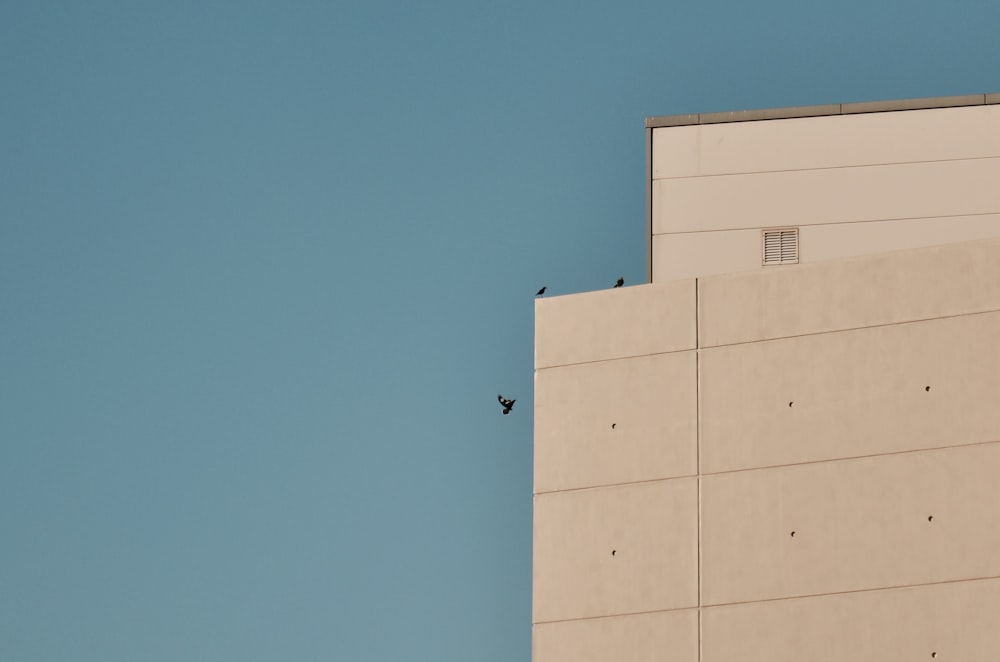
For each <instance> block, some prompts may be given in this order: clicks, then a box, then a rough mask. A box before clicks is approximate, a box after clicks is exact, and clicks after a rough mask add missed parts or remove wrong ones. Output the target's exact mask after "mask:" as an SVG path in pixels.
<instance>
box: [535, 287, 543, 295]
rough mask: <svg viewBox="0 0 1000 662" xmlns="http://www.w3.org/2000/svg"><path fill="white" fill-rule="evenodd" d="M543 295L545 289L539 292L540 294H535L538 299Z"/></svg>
mask: <svg viewBox="0 0 1000 662" xmlns="http://www.w3.org/2000/svg"><path fill="white" fill-rule="evenodd" d="M543 294H545V288H544V287H543V288H542V289H540V290H538V292H536V293H535V296H536V297H540V296H542V295H543Z"/></svg>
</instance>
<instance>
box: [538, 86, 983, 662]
mask: <svg viewBox="0 0 1000 662" xmlns="http://www.w3.org/2000/svg"><path fill="white" fill-rule="evenodd" d="M647 131H648V136H649V139H648V146H649V154H648V157H649V170H648V172H649V214H648V220H649V223H648V226H647V232H648V237H649V246H650V251H649V260H648V267H649V279H650V283H648V284H646V285H640V286H636V287H626V288H622V289H614V290H605V291H600V292H590V293H584V294H576V295H570V296H562V297H551V298H545V299H540V300H538V301H537V303H536V310H535V314H536V331H535V480H534V485H535V487H534V489H535V514H534V518H535V519H534V527H535V536H534V579H533V619H532V620H533V624H534V625H533V659H534V662H597V661H598V660H600V661H602V662H604V661H608V660H614V661H615V662H639V661H642V662H660V661H666V660H671V661H676V662H730V661H733V660H740V661H741V662H763V661H765V660H767V661H779V662H781V661H785V660H787V661H794V662H801V661H802V660H809V661H811V662H827V661H829V662H834V661H837V662H842V661H843V660H848V659H849V660H851V661H852V662H861V661H872V662H875V661H878V662H886V661H894V660H900V661H902V660H907V661H912V660H923V659H927V660H931V659H935V660H963V661H964V662H968V661H979V660H982V661H987V660H989V661H990V662H993V661H995V660H996V659H1000V628H998V627H997V623H998V622H1000V621H998V618H1000V478H998V477H1000V95H976V96H972V97H958V98H947V99H929V100H917V101H902V102H888V103H884V104H844V105H834V106H821V107H814V108H800V109H782V110H772V111H752V112H746V113H722V114H713V115H690V116H682V117H668V118H652V119H650V120H648V121H647Z"/></svg>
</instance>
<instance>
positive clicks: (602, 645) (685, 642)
mask: <svg viewBox="0 0 1000 662" xmlns="http://www.w3.org/2000/svg"><path fill="white" fill-rule="evenodd" d="M533 635H534V636H533V638H532V655H531V659H532V662H608V660H614V661H615V662H697V661H698V610H697V609H684V610H681V611H661V612H655V613H652V614H635V615H632V616H612V617H610V618H588V619H585V620H582V621H563V622H561V623H543V624H541V625H536V626H534V632H533Z"/></svg>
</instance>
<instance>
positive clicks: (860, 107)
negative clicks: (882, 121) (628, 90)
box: [646, 93, 1000, 129]
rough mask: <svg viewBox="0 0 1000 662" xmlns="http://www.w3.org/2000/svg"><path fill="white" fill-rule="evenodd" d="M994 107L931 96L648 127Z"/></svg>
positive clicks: (995, 99) (649, 123) (999, 97)
mask: <svg viewBox="0 0 1000 662" xmlns="http://www.w3.org/2000/svg"><path fill="white" fill-rule="evenodd" d="M993 104H1000V93H993V94H966V95H963V96H957V97H928V98H925V99H896V100H894V101H861V102H857V103H831V104H826V105H822V106H793V107H791V108H765V109H762V110H734V111H729V112H724V113H693V114H689V115H661V116H658V117H647V118H646V128H647V129H657V128H660V127H665V126H688V125H691V124H721V123H723V122H753V121H757V120H780V119H789V118H793V117H822V116H824V115H855V114H858V113H885V112H890V111H896V110H923V109H927V108H956V107H959V106H985V105H993Z"/></svg>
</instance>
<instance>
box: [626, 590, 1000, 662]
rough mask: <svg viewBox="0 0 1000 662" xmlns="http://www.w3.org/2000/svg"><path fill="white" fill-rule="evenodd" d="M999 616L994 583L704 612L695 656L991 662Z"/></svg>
mask: <svg viewBox="0 0 1000 662" xmlns="http://www.w3.org/2000/svg"><path fill="white" fill-rule="evenodd" d="M998 614H1000V580H997V579H988V580H980V581H970V582H957V583H948V584H936V585H930V586H919V587H912V588H903V589H891V590H887V591H870V592H862V593H848V594H843V595H829V596H822V597H815V598H798V599H793V600H777V601H770V602H756V603H749V604H743V605H729V606H725V607H710V608H708V609H706V610H705V611H704V614H703V616H702V628H703V629H702V632H703V636H702V658H701V659H702V662H731V661H732V660H740V662H772V660H809V662H843V660H851V661H852V662H912V661H913V660H962V662H994V661H995V660H996V659H997V652H998V651H1000V628H998V627H997V615H998ZM932 655H933V657H932ZM608 659H611V658H608Z"/></svg>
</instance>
